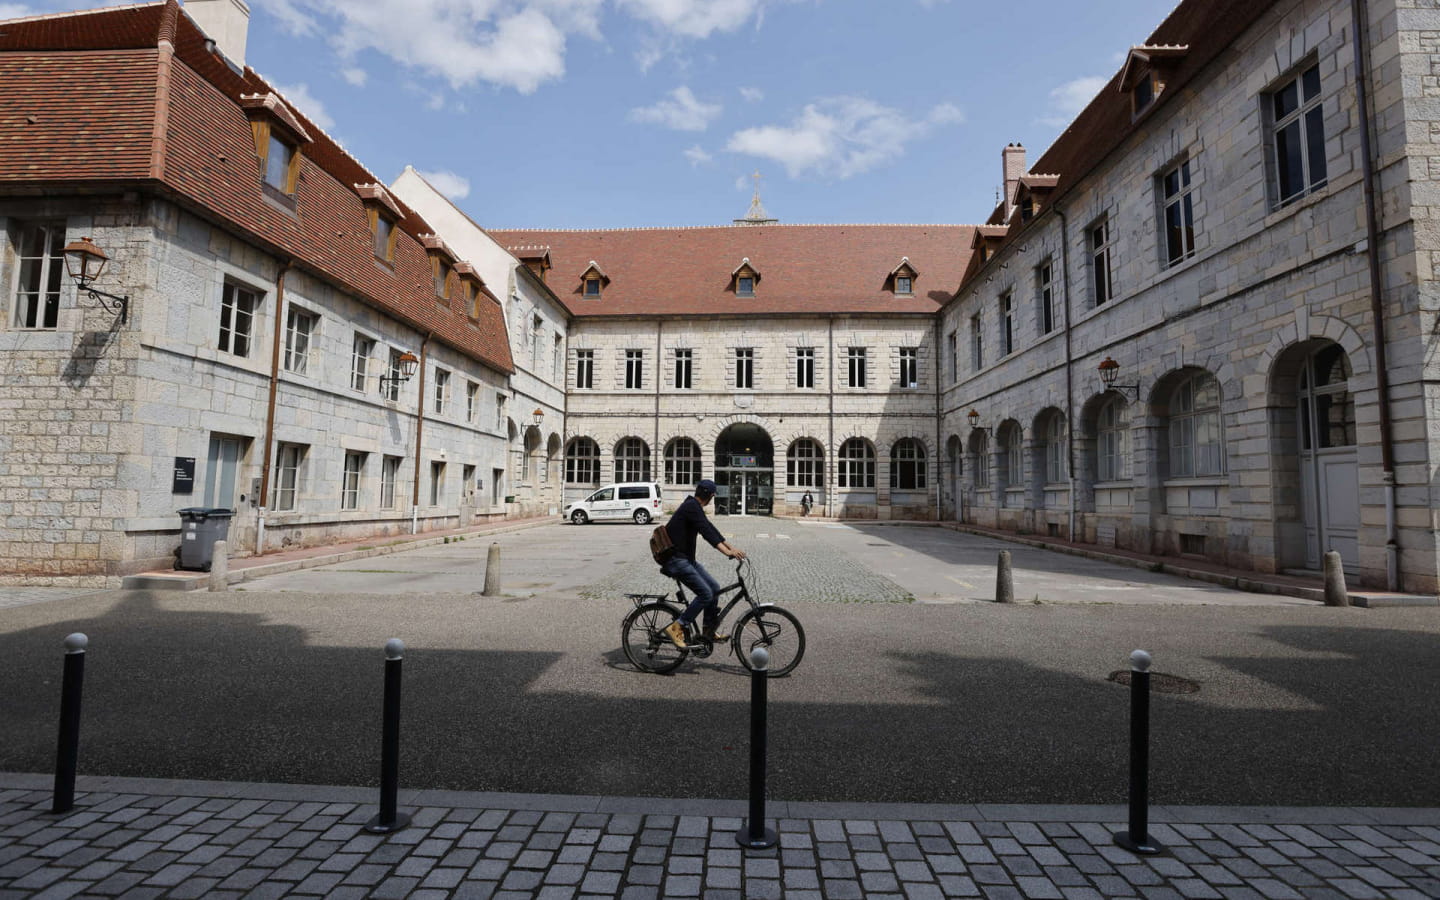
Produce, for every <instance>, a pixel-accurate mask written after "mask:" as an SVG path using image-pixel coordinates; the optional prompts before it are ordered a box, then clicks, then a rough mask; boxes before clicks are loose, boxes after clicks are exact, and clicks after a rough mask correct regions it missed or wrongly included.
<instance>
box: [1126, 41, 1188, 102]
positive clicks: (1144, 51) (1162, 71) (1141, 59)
mask: <svg viewBox="0 0 1440 900" xmlns="http://www.w3.org/2000/svg"><path fill="white" fill-rule="evenodd" d="M1189 51H1190V48H1189V47H1188V46H1186V45H1182V44H1146V45H1142V46H1139V47H1131V48H1130V55H1129V57H1127V58H1126V60H1125V68H1124V69H1122V70H1121V71H1120V92H1121V93H1122V94H1129V95H1130V115H1131V117H1132V118H1133V117H1138V116H1139V115H1140V114H1141V113H1143V112H1145V111H1146V110H1147V109H1149V108H1150V107H1151V106H1153V105H1154V103H1155V100H1156V99H1157V98H1159V96H1160V95H1161V94H1162V93H1163V92H1164V91H1165V83H1166V82H1167V81H1168V80H1169V79H1170V76H1171V75H1173V74H1174V73H1175V70H1176V68H1178V67H1179V65H1180V63H1181V62H1183V61H1184V59H1185V55H1186V54H1187V53H1188V52H1189Z"/></svg>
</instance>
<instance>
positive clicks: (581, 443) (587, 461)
mask: <svg viewBox="0 0 1440 900" xmlns="http://www.w3.org/2000/svg"><path fill="white" fill-rule="evenodd" d="M565 483H566V484H599V483H600V447H599V445H598V444H596V443H595V442H594V441H592V440H591V439H590V438H588V437H578V438H575V439H574V440H573V441H571V442H570V447H569V448H568V449H567V450H566V451H565Z"/></svg>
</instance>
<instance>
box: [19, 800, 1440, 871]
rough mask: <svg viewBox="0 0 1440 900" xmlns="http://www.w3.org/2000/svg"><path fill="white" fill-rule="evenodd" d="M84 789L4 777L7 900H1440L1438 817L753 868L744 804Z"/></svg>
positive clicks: (1079, 828)
mask: <svg viewBox="0 0 1440 900" xmlns="http://www.w3.org/2000/svg"><path fill="white" fill-rule="evenodd" d="M90 781H92V782H94V786H93V787H94V789H93V790H91V791H89V792H87V793H84V794H82V795H81V796H80V797H79V802H78V804H77V806H76V808H75V809H74V811H72V812H71V813H69V814H66V815H62V816H52V815H49V814H48V813H47V812H46V810H48V808H49V807H48V804H49V793H48V790H46V789H45V786H44V785H42V784H41V782H42V779H40V778H37V777H35V776H18V775H10V776H0V897H12V896H14V897H21V896H25V897H29V896H36V897H67V896H74V895H82V896H92V897H117V896H118V897H127V898H128V897H137V898H138V897H147V898H148V897H161V896H166V897H176V898H180V897H201V896H205V897H236V898H239V897H279V896H286V895H296V896H328V897H354V898H361V897H377V898H385V897H388V898H396V897H406V896H409V897H414V898H449V897H456V898H466V897H473V898H496V900H501V898H503V900H531V898H539V900H571V898H596V900H598V898H602V897H603V898H620V900H668V898H675V900H680V898H703V900H741V898H780V897H786V898H793V900H856V898H862V897H863V898H877V900H878V898H905V900H941V898H947V897H986V898H1029V900H1041V898H1073V900H1089V898H1102V897H1113V898H1142V897H1143V898H1147V900H1153V898H1234V900H1241V898H1245V900H1249V898H1256V900H1258V898H1337V900H1338V898H1369V897H1395V898H1407V897H1435V896H1440V810H1377V809H1370V810H1359V809H1319V810H1313V809H1293V808H1292V809H1283V808H1282V809H1217V808H1185V807H1177V808H1166V807H1158V808H1156V809H1154V810H1153V811H1152V812H1153V825H1152V828H1151V829H1150V833H1151V836H1152V837H1153V838H1154V839H1156V840H1159V841H1160V842H1162V843H1163V844H1164V845H1165V846H1166V847H1167V848H1168V849H1169V851H1170V853H1169V854H1167V855H1165V856H1159V857H1137V856H1134V855H1132V854H1130V853H1128V852H1126V851H1124V850H1121V849H1120V848H1118V847H1116V846H1114V845H1113V843H1112V840H1111V836H1112V834H1113V832H1114V831H1115V830H1117V829H1120V828H1122V827H1123V825H1122V824H1121V823H1122V820H1123V816H1124V811H1123V810H1122V809H1119V808H1114V807H1110V808H1102V807H1069V808H1060V807H1038V806H1028V807H1027V806H993V807H984V806H948V807H947V806H925V805H913V806H907V807H880V806H865V805H859V804H830V805H819V804H800V803H784V802H777V803H772V804H771V806H770V809H769V810H768V812H769V813H770V815H771V816H772V818H768V819H767V822H768V823H769V824H771V825H773V826H775V827H776V830H777V832H778V835H779V840H780V844H779V847H777V848H775V849H772V850H768V851H742V850H741V849H740V848H739V847H738V846H737V844H736V840H735V835H736V833H737V831H739V830H740V829H741V827H742V826H743V825H744V824H745V820H744V819H743V818H742V817H743V816H744V815H745V810H744V808H743V806H742V805H741V804H740V803H736V802H721V801H689V802H677V801H673V800H664V799H635V798H603V797H564V796H554V795H550V796H524V795H506V796H501V795H481V794H462V793H440V792H408V793H407V794H406V795H405V796H404V797H403V798H402V809H405V810H407V811H409V812H411V813H413V815H414V820H413V823H412V824H411V826H410V827H409V828H407V829H406V830H403V831H400V832H398V833H395V834H391V835H388V836H377V835H371V834H367V833H365V832H364V831H363V830H362V828H361V826H362V825H363V824H364V823H365V822H366V821H367V820H369V819H370V817H372V816H373V815H374V814H375V812H376V807H375V805H374V804H375V796H374V794H373V792H366V791H360V790H356V789H353V788H350V789H347V788H315V787H299V786H291V787H285V786H277V785H264V784H252V785H245V784H220V783H198V782H192V783H171V782H157V781H146V780H120V779H112V780H108V781H106V780H102V779H90ZM83 786H84V785H82V787H83Z"/></svg>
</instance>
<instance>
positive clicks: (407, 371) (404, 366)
mask: <svg viewBox="0 0 1440 900" xmlns="http://www.w3.org/2000/svg"><path fill="white" fill-rule="evenodd" d="M395 368H396V369H398V370H399V374H398V375H388V374H387V375H381V376H380V389H381V390H384V389H385V385H386V383H388V382H392V381H393V382H395V383H396V384H404V383H405V382H407V381H409V380H410V379H412V378H414V377H415V370H416V369H418V368H420V357H418V356H416V355H415V354H413V353H411V352H410V351H409V350H406V351H405V352H404V353H401V354H400V355H399V356H398V357H396V358H395Z"/></svg>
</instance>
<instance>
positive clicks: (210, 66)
mask: <svg viewBox="0 0 1440 900" xmlns="http://www.w3.org/2000/svg"><path fill="white" fill-rule="evenodd" d="M178 10H179V6H178V5H176V4H175V3H174V0H166V2H160V3H153V4H149V5H145V6H138V7H120V8H110V9H106V10H100V11H96V12H91V13H73V14H67V15H58V16H45V17H39V18H34V19H22V20H14V21H9V22H4V23H0V84H3V85H4V91H5V92H6V100H7V102H6V104H5V105H4V107H3V109H0V192H3V193H25V192H32V191H35V190H37V189H42V188H43V187H44V185H45V184H47V183H55V182H65V183H75V182H87V183H92V184H94V185H97V186H102V187H103V186H106V185H114V184H117V183H123V184H125V185H126V186H130V185H131V184H135V183H138V184H139V185H140V186H148V187H152V188H153V189H156V190H157V191H160V192H162V193H165V194H167V195H170V196H174V197H176V198H177V199H179V200H180V201H182V202H183V203H185V205H187V206H188V207H190V208H192V209H195V210H197V211H198V212H200V213H201V214H202V215H204V216H206V217H207V218H209V219H211V220H214V221H218V222H220V223H222V224H224V225H225V226H228V227H230V228H232V229H234V230H238V231H240V232H241V233H243V234H245V235H246V236H248V237H250V238H251V239H254V240H256V241H258V242H260V243H261V244H264V245H268V246H269V247H271V248H273V250H274V251H275V252H276V253H278V254H282V255H288V256H290V257H293V259H294V261H295V264H296V265H297V266H299V267H301V268H304V269H308V270H310V271H311V272H313V273H315V274H317V275H319V276H320V277H322V278H324V279H326V280H328V281H330V282H332V283H335V284H337V285H338V286H340V287H341V288H343V289H344V290H346V291H347V292H349V293H352V294H354V295H356V296H358V297H360V298H362V299H365V300H367V301H369V302H370V303H372V304H373V305H375V306H377V307H379V308H381V309H383V310H385V311H387V312H389V313H390V314H392V315H394V316H396V317H397V318H400V319H402V320H404V321H406V322H409V323H410V324H411V325H412V326H414V327H415V328H417V329H419V330H421V331H425V332H433V334H434V336H435V339H436V340H439V341H441V342H443V343H445V344H448V345H450V346H451V347H453V348H455V349H456V350H458V351H460V352H462V353H465V354H467V355H469V356H471V357H474V358H476V359H478V360H481V361H482V362H484V363H486V364H488V365H490V366H492V367H494V368H496V369H499V370H501V371H504V372H510V371H513V369H514V365H513V362H512V360H511V356H510V344H509V340H508V337H507V335H506V331H505V324H504V316H503V314H502V312H501V309H500V306H499V303H498V301H495V300H494V298H493V297H489V295H488V294H486V295H484V296H486V298H487V299H486V300H485V302H482V303H480V304H479V310H478V316H477V317H472V316H470V315H468V312H469V311H467V310H466V309H465V308H464V301H463V300H461V299H460V297H461V294H462V292H460V291H452V295H453V297H454V299H452V300H450V301H444V300H440V299H438V298H436V296H435V290H434V280H433V277H432V275H431V268H430V263H429V260H428V259H427V257H426V255H425V250H424V247H422V246H421V244H420V241H419V236H420V235H422V234H428V233H430V232H431V231H433V229H432V228H430V226H429V225H428V224H427V223H426V222H425V221H424V220H423V219H421V218H420V217H419V216H418V215H416V214H415V213H414V212H413V211H412V210H410V209H408V208H407V207H405V206H404V204H397V205H398V206H399V208H400V210H401V217H400V220H399V223H398V228H399V231H400V233H401V236H400V237H399V238H398V239H397V240H396V245H395V259H394V266H393V269H391V268H386V267H384V266H381V265H377V263H376V261H375V258H374V252H373V239H372V236H371V232H370V229H369V224H368V221H367V219H366V215H365V206H364V200H363V198H362V197H361V196H360V193H359V191H358V190H357V188H356V185H367V184H379V183H382V182H381V180H380V179H379V178H377V177H375V175H373V174H372V173H370V172H369V171H367V170H366V169H365V168H364V167H363V166H362V165H360V163H358V162H357V161H356V160H355V159H354V158H352V157H351V156H350V155H349V154H348V153H346V152H345V151H344V150H343V149H341V148H340V146H339V145H338V144H336V143H335V141H334V140H333V139H331V138H330V137H329V136H328V135H326V134H325V133H324V131H323V130H321V129H320V128H319V127H317V126H316V125H315V124H314V123H313V122H311V121H310V120H309V119H307V118H305V116H304V115H303V114H302V113H300V112H298V111H296V118H297V119H298V120H299V123H300V124H301V125H302V126H303V128H304V130H305V132H306V133H307V134H308V135H309V136H310V137H311V138H313V141H312V142H311V143H307V144H306V145H305V146H304V148H303V151H302V152H303V156H304V161H303V165H302V167H301V172H300V181H299V184H298V185H297V188H296V196H295V200H296V210H297V213H291V212H289V211H287V210H285V209H282V208H281V207H280V206H279V205H278V204H276V203H274V202H272V201H269V200H267V199H266V197H265V195H264V193H263V190H262V188H261V182H260V171H259V165H258V159H257V157H256V152H255V142H254V139H253V137H252V134H251V130H250V126H249V120H248V119H247V117H246V115H245V110H244V109H242V108H241V105H240V104H241V101H240V97H241V95H254V94H259V95H262V96H263V95H265V94H268V93H270V92H272V91H275V89H274V87H273V86H271V85H270V84H269V83H267V82H266V81H265V80H264V79H263V78H261V77H260V76H259V75H257V74H256V73H255V72H254V71H252V70H250V69H246V70H245V71H244V72H243V73H236V72H235V71H234V70H232V69H231V68H230V67H229V65H227V64H226V62H225V61H224V60H222V59H221V58H219V57H218V56H216V55H215V54H212V53H210V52H209V51H208V50H207V49H206V47H205V36H204V34H203V33H202V32H201V31H200V29H199V28H198V27H196V26H195V24H194V23H193V22H192V21H191V20H190V18H189V17H188V16H181V15H178V14H177V13H178ZM172 33H173V34H174V36H175V40H174V51H175V55H174V60H173V63H172V64H171V65H170V66H169V73H170V77H169V80H168V98H166V100H165V102H163V103H162V102H159V101H158V99H157V97H159V96H163V94H164V92H165V90H166V87H165V85H166V79H165V77H164V75H165V71H166V66H165V58H166V53H165V52H164V51H163V50H157V47H159V45H160V41H161V36H162V35H168V34H172ZM38 51H50V52H38ZM96 51H98V52H96ZM97 66H99V67H100V68H99V69H98V72H99V76H100V77H97V68H96V67H97ZM157 84H158V85H160V88H158V89H157ZM276 93H278V92H276ZM12 98H18V102H16V103H13V104H12V103H11V102H10V101H11V100H12ZM42 106H44V107H45V108H44V109H43V110H42V109H40V107H42ZM157 109H158V110H159V112H160V114H161V115H160V117H159V118H160V121H161V122H162V123H163V125H162V126H161V127H163V129H164V131H163V134H161V135H159V136H157V135H156V134H155V131H156V128H157V126H156V119H157V116H156V111H157ZM27 117H28V118H27ZM30 118H33V119H35V121H34V122H31V121H30V120H29V119H30ZM156 162H158V163H159V165H158V166H156V165H155V163H156ZM152 175H153V176H154V177H153V178H149V176H152Z"/></svg>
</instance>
